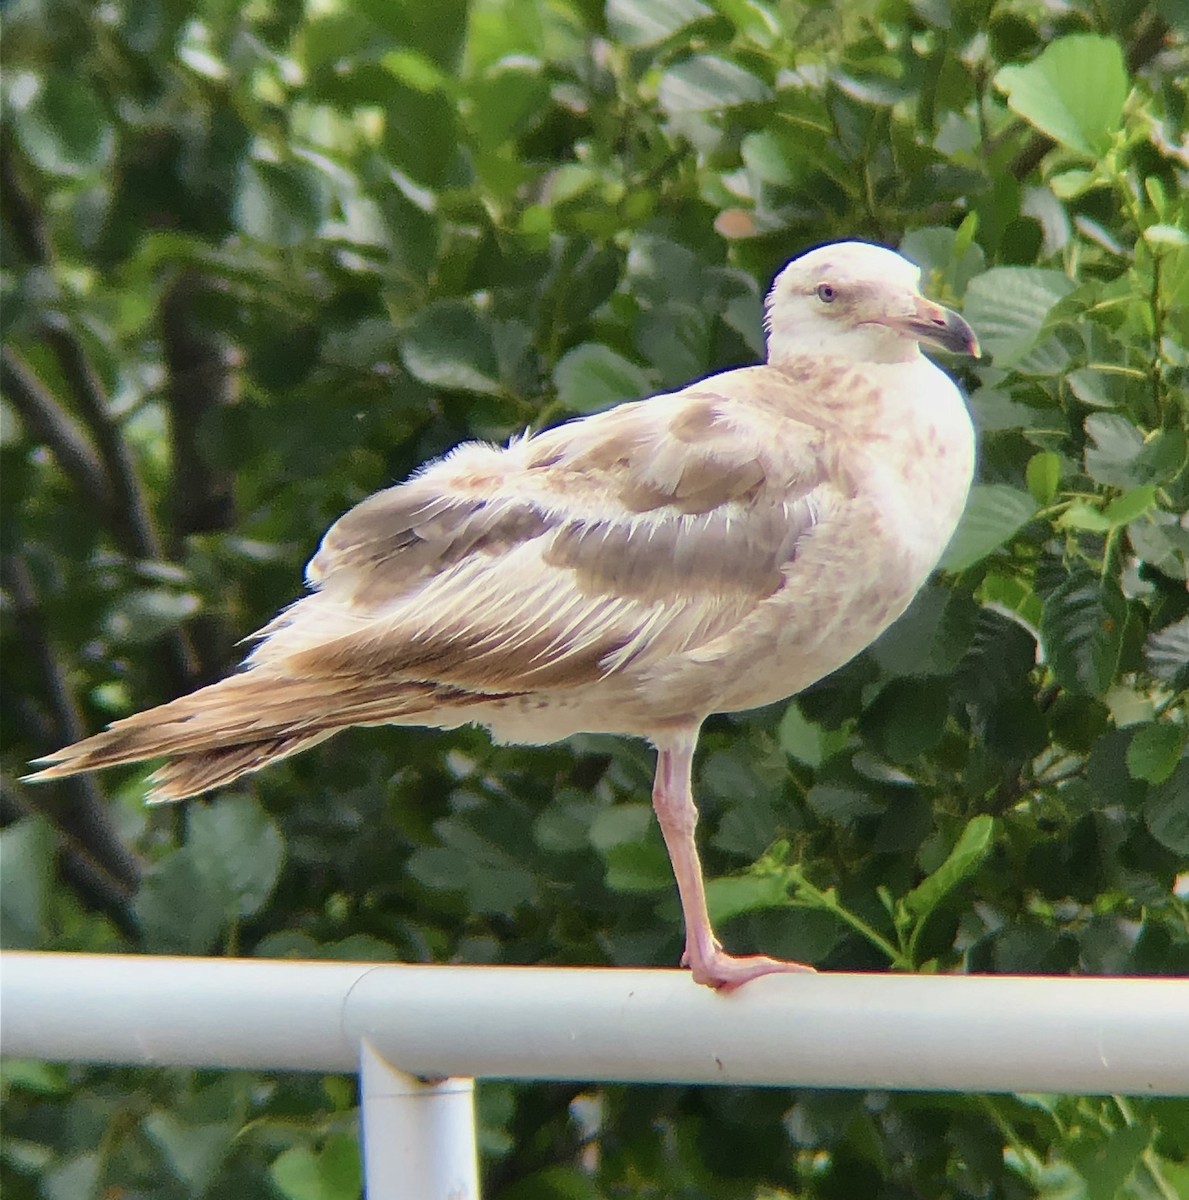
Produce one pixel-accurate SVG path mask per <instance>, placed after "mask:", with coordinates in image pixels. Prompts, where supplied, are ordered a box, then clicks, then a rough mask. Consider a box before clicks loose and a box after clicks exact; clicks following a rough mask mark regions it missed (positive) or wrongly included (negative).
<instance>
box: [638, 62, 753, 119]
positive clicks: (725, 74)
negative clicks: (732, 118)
mask: <svg viewBox="0 0 1189 1200" xmlns="http://www.w3.org/2000/svg"><path fill="white" fill-rule="evenodd" d="M771 97H772V89H771V88H769V87H768V85H767V84H766V83H765V82H764V81H763V80H762V79H759V78H758V77H757V76H755V75H753V74H752V73H751V72H750V71H745V70H744V69H743V68H742V67H740V66H737V65H736V64H735V63H733V62H730V61H728V60H727V59H725V58H719V57H717V56H716V55H713V54H699V55H695V56H694V57H693V58H687V59H686V60H685V61H684V62H680V63H678V64H677V66H675V67H671V68H670V69H669V70H668V71H666V72H665V73H664V75H662V76H661V82H660V87H659V88H658V90H657V99H658V100H659V101H660V105H661V108H663V109H664V110H665V111H666V112H668V113H689V112H718V111H720V110H721V109H725V108H735V107H737V106H738V105H740V104H756V103H760V102H762V101H764V100H769V99H771Z"/></svg>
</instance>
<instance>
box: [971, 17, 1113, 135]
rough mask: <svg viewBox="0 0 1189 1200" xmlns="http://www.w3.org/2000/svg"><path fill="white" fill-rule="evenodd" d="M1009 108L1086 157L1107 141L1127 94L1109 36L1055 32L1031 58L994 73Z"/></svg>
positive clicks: (996, 83)
mask: <svg viewBox="0 0 1189 1200" xmlns="http://www.w3.org/2000/svg"><path fill="white" fill-rule="evenodd" d="M995 85H996V87H998V88H1000V89H1001V90H1002V91H1004V92H1006V93H1007V102H1008V104H1009V105H1010V106H1011V108H1012V110H1013V111H1014V112H1016V113H1018V114H1019V115H1020V116H1021V117H1023V118H1024V120H1026V121H1028V122H1029V123H1030V124H1032V125H1034V126H1036V128H1037V129H1039V130H1041V131H1042V132H1043V133H1047V134H1048V135H1049V137H1051V138H1053V139H1054V140H1055V141H1058V142H1060V143H1061V144H1062V145H1063V146H1066V147H1068V148H1069V149H1070V150H1074V151H1077V152H1078V153H1079V154H1082V155H1084V156H1086V157H1087V158H1097V157H1098V156H1099V155H1101V154H1102V153H1103V151H1105V150H1106V148H1107V147H1108V146H1109V145H1110V144H1111V140H1112V139H1113V138H1114V136H1115V135H1116V133H1117V132H1118V130H1119V127H1120V124H1121V122H1122V117H1123V104H1124V102H1125V101H1126V99H1127V90H1128V86H1129V85H1128V79H1127V65H1126V63H1125V62H1124V60H1123V50H1122V48H1121V47H1120V46H1119V44H1118V42H1116V41H1114V40H1113V39H1112V38H1106V37H1100V36H1098V35H1097V34H1091V33H1075V34H1070V35H1068V36H1067V37H1063V38H1058V39H1057V41H1055V42H1053V43H1052V44H1050V45H1049V46H1047V47H1046V48H1045V49H1044V50H1043V51H1042V52H1041V54H1040V56H1039V57H1038V58H1036V59H1035V60H1034V61H1032V62H1030V63H1028V64H1026V65H1024V66H1007V67H1003V68H1001V69H1000V71H999V72H998V74H996V76H995Z"/></svg>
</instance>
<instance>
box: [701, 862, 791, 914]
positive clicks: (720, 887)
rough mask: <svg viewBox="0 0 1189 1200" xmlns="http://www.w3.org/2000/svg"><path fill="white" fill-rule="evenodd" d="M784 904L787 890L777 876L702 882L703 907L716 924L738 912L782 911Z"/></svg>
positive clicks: (736, 877) (750, 876)
mask: <svg viewBox="0 0 1189 1200" xmlns="http://www.w3.org/2000/svg"><path fill="white" fill-rule="evenodd" d="M788 902H789V897H788V888H787V886H786V884H785V881H784V880H783V879H782V878H781V877H780V876H779V875H775V874H771V875H768V874H765V875H729V876H725V877H723V878H721V879H709V880H707V881H706V905H707V907H708V908H709V909H710V919H711V920H712V921H713V922H714V923H715V924H716V925H717V924H719V923H721V922H723V921H729V920H730V919H731V918H732V917H737V916H739V915H740V914H742V913H746V912H757V911H760V910H762V909H766V908H783V907H784V906H785V905H787V904H788Z"/></svg>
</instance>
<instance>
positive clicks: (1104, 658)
mask: <svg viewBox="0 0 1189 1200" xmlns="http://www.w3.org/2000/svg"><path fill="white" fill-rule="evenodd" d="M1125 619H1126V602H1125V601H1124V599H1123V596H1122V594H1121V593H1120V592H1119V588H1118V584H1117V583H1115V581H1114V580H1113V579H1110V578H1107V579H1102V578H1100V577H1099V576H1098V575H1097V574H1096V573H1095V572H1093V571H1091V570H1089V569H1087V568H1081V569H1078V570H1076V571H1074V572H1073V574H1071V575H1070V576H1069V577H1068V578H1067V579H1066V580H1065V581H1064V582H1063V583H1062V584H1061V585H1060V586H1059V587H1058V588H1056V590H1055V591H1053V592H1052V593H1050V594H1049V595H1048V596H1047V597H1046V598H1045V602H1044V614H1043V616H1042V618H1041V625H1040V632H1041V641H1042V644H1043V646H1044V650H1045V657H1046V658H1047V660H1048V663H1049V665H1050V666H1051V667H1052V669H1053V674H1054V675H1056V676H1057V680H1058V682H1059V683H1060V684H1061V685H1062V686H1063V687H1065V688H1068V689H1069V690H1070V691H1071V692H1077V693H1079V694H1081V695H1087V696H1101V695H1103V694H1104V693H1105V692H1106V690H1107V688H1109V687H1110V685H1111V683H1112V682H1113V681H1114V678H1115V670H1116V667H1117V666H1118V662H1119V654H1120V652H1121V649H1122V643H1123V626H1124V622H1125Z"/></svg>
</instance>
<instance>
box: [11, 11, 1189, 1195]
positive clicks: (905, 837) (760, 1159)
mask: <svg viewBox="0 0 1189 1200" xmlns="http://www.w3.org/2000/svg"><path fill="white" fill-rule="evenodd" d="M1184 7H1185V6H1184V5H1183V4H1178V3H1175V2H1173V0H1166V2H1163V3H1157V4H1155V5H1143V4H1140V3H1120V4H1102V3H1091V2H1090V0H1072V3H1069V4H1063V5H1052V4H1046V3H1041V2H1040V0H1017V2H1014V3H1000V2H997V0H996V2H992V0H914V2H913V3H905V2H904V0H870V2H859V0H848V2H846V3H842V4H837V5H827V4H820V3H811V2H808V0H806V2H801V0H785V2H781V3H777V2H775V0H719V2H715V3H711V2H710V0H607V3H606V4H601V3H597V2H595V0H549V2H548V3H545V2H543V0H470V3H466V2H465V0H450V3H440V2H439V3H430V2H429V0H400V2H396V0H358V2H356V3H351V2H350V0H344V2H343V3H339V4H335V3H320V4H316V5H302V4H298V3H294V2H290V0H260V2H258V3H253V4H250V5H247V6H242V5H228V4H224V3H215V2H213V0H200V2H199V3H196V4H191V5H179V4H175V3H166V2H165V0H137V2H136V3H133V2H131V0H127V2H122V0H116V2H115V3H108V4H103V5H87V4H78V3H67V2H65V0H15V2H14V3H11V4H9V5H8V6H6V8H5V14H4V19H5V29H4V59H5V61H4V70H3V75H2V76H0V95H2V100H3V118H4V125H3V131H2V133H0V156H2V162H0V166H2V168H3V178H2V183H3V224H2V239H3V240H2V242H0V253H2V256H3V263H4V271H3V274H2V276H0V287H2V289H3V290H2V292H0V301H2V303H0V322H2V331H3V339H4V351H3V363H2V367H3V372H2V376H0V383H2V385H3V397H4V400H3V406H2V407H0V499H2V502H3V505H4V522H3V527H2V529H0V549H2V551H3V567H4V575H3V588H4V592H3V598H4V618H5V624H4V632H3V646H2V648H0V649H2V652H3V655H4V676H5V679H4V682H5V687H4V695H3V702H4V706H5V709H4V723H3V744H2V753H3V765H4V795H3V814H2V815H3V821H4V825H5V827H4V829H3V831H2V832H0V854H2V865H3V873H4V888H3V896H2V899H3V912H2V916H3V936H4V939H5V943H6V944H7V945H9V946H19V947H40V948H47V949H56V950H108V951H115V950H130V949H135V950H140V951H146V952H161V953H166V952H168V953H176V952H181V953H201V954H207V953H214V954H248V955H253V954H255V955H271V956H285V955H293V956H303V957H339V958H358V959H376V960H384V959H388V958H399V959H405V960H412V961H464V962H473V963H542V964H546V963H557V964H562V963H565V964H593V963H619V964H654V965H660V966H668V965H673V964H675V962H676V959H677V955H678V953H679V944H680V937H679V927H678V920H677V905H676V899H675V896H674V891H673V887H672V885H671V882H670V879H669V870H668V866H667V863H666V860H665V856H664V850H663V847H662V845H661V841H660V837H659V834H658V833H657V831H656V828H655V825H654V823H653V822H652V820H651V817H650V813H649V809H648V806H647V798H648V786H649V780H650V775H651V755H650V753H649V752H648V750H647V748H646V747H643V746H641V745H635V744H630V743H626V742H618V741H615V740H613V739H605V738H593V737H590V738H578V739H575V740H574V742H573V743H572V744H569V745H566V746H560V747H549V748H543V749H535V750H524V749H519V748H509V747H493V746H492V745H491V744H490V743H489V741H488V740H487V739H486V738H485V737H484V736H483V735H481V734H479V733H477V732H475V731H473V730H462V731H459V732H457V733H455V734H440V735H436V734H430V733H425V732H423V731H419V730H407V729H406V730H386V731H377V730H371V731H358V732H353V733H351V734H348V735H345V736H343V737H340V738H338V739H335V740H334V741H332V742H330V743H327V744H325V745H324V746H322V747H320V748H319V749H317V750H315V751H313V752H311V753H309V754H307V755H304V756H301V757H299V758H297V759H294V760H291V761H288V762H285V763H282V764H279V765H278V766H277V767H275V768H274V769H272V770H270V771H268V772H267V773H265V774H263V775H261V776H258V777H252V778H249V779H248V780H246V781H245V782H244V784H243V785H242V786H240V787H237V788H236V789H234V790H233V791H232V792H231V793H229V794H228V795H226V796H222V797H219V798H217V799H214V800H212V801H200V802H196V803H194V804H192V805H190V806H188V807H186V808H184V809H181V810H178V811H166V810H160V809H155V810H151V811H149V810H145V809H144V807H143V805H142V803H141V798H142V796H143V794H144V774H145V772H144V771H140V770H133V771H125V772H124V773H122V774H121V773H119V772H116V773H114V774H111V775H108V776H105V777H104V778H102V779H101V780H98V781H89V780H82V781H72V782H70V783H68V784H65V785H62V786H60V787H56V788H52V789H42V790H37V791H34V790H32V789H29V788H27V787H25V786H23V785H21V784H18V783H16V782H14V780H15V779H16V778H17V777H18V776H19V775H20V774H21V773H22V771H23V764H24V763H25V762H26V761H27V760H28V759H30V758H32V757H34V756H36V755H38V754H41V753H44V752H46V751H49V750H52V749H54V748H55V747H57V746H60V745H61V744H63V743H65V742H67V741H69V740H72V739H73V738H75V737H76V736H78V735H80V734H81V733H83V732H85V731H87V730H93V729H96V728H98V727H100V726H101V725H103V724H104V723H105V722H106V721H108V720H111V719H112V718H115V717H119V716H121V715H124V714H126V713H129V712H131V711H133V710H134V709H139V708H142V707H147V706H149V705H150V704H153V703H156V702H159V701H162V700H165V699H167V698H169V697H171V696H173V695H176V694H178V693H179V692H181V691H183V690H186V689H189V688H191V687H193V686H195V685H196V684H198V683H200V682H203V681H205V680H208V679H210V678H213V677H215V676H217V675H219V674H220V673H222V672H224V671H226V670H228V669H229V668H230V667H231V666H232V665H233V664H234V663H235V661H236V659H237V656H238V651H237V649H236V647H235V645H234V643H235V641H236V640H237V639H238V638H240V637H242V636H243V635H244V634H246V633H248V632H249V631H251V630H252V629H255V628H257V627H259V626H260V625H261V624H262V623H263V622H264V621H266V620H267V619H268V618H269V617H270V616H272V614H273V613H274V612H275V611H276V610H277V609H278V608H279V607H281V606H282V605H284V604H286V603H288V602H289V601H290V600H291V599H292V598H293V597H294V595H295V594H296V593H297V590H298V587H299V580H300V569H301V565H302V563H303V561H304V560H305V559H306V558H307V557H308V556H309V555H310V553H311V552H312V551H313V549H314V547H315V545H316V542H317V539H318V537H319V535H320V533H321V531H322V530H323V529H324V528H325V527H326V525H327V524H328V523H329V522H330V521H331V520H333V519H334V518H335V517H336V516H337V515H338V514H340V513H341V512H342V511H343V510H344V509H345V508H346V507H347V506H349V505H350V504H351V503H353V502H354V501H356V500H358V499H360V498H361V497H363V496H364V495H366V494H367V493H368V492H370V491H372V490H374V489H376V488H379V487H383V486H385V485H386V484H388V483H390V482H391V481H393V480H394V479H399V478H401V477H403V476H404V475H405V474H407V473H408V472H409V471H411V470H412V469H413V468H415V467H416V466H417V465H418V464H419V463H420V462H422V461H424V460H425V459H426V458H427V457H430V456H433V455H435V454H438V453H441V452H442V451H444V450H446V449H448V448H449V447H451V446H453V445H454V444H456V443H457V442H458V441H460V440H462V439H465V438H468V437H482V438H490V439H504V438H507V437H509V436H511V435H513V434H515V433H517V432H518V431H519V430H521V429H523V428H524V427H525V426H540V425H543V424H547V423H550V422H554V421H557V420H559V419H563V418H565V417H567V416H569V415H572V414H578V413H585V412H592V411H595V410H598V409H600V408H604V407H606V406H608V405H610V404H613V403H615V402H617V401H619V400H620V399H623V398H625V397H631V396H636V395H639V394H641V393H647V392H649V391H655V390H659V389H663V388H666V387H670V386H675V385H678V384H681V383H683V382H685V381H686V380H688V379H689V378H691V377H693V376H697V375H699V374H701V373H705V372H708V371H711V370H716V369H719V368H723V367H727V366H733V365H738V364H741V363H746V362H749V361H754V360H755V358H756V357H757V355H759V354H760V353H761V352H762V337H761V319H760V316H761V314H760V300H761V297H762V294H763V290H764V288H765V287H766V285H767V282H768V279H769V278H770V275H771V273H772V271H773V270H774V269H775V268H776V267H777V266H778V265H780V264H781V263H782V262H783V261H784V260H785V259H787V258H788V257H790V256H791V255H792V254H793V253H795V252H796V251H798V250H800V249H802V248H803V247H805V246H807V245H809V244H812V243H815V242H820V241H824V240H827V239H831V238H838V237H862V238H869V239H873V240H881V241H884V242H887V243H890V244H893V245H898V246H901V247H902V248H903V249H904V251H905V252H906V253H908V254H909V255H910V256H912V257H913V258H914V259H915V260H916V261H918V262H919V263H920V264H921V265H922V267H923V268H924V272H925V281H926V286H927V288H928V290H929V291H930V292H931V294H933V295H934V296H936V297H937V298H938V299H939V300H941V301H943V302H945V303H949V304H954V305H957V306H960V307H962V308H963V309H964V311H965V314H966V316H967V317H968V318H969V319H970V321H971V322H972V323H973V324H974V326H975V327H976V329H977V330H978V332H979V335H980V337H981V338H982V341H983V346H984V349H985V351H986V352H987V354H988V357H987V358H984V359H983V360H982V361H980V362H978V363H976V364H973V365H970V366H963V367H962V371H963V375H962V382H963V383H964V385H965V387H966V389H967V390H968V392H969V393H970V397H971V408H972V411H973V413H974V416H975V419H976V422H977V424H978V427H979V430H980V435H981V449H980V476H979V479H978V482H977V486H976V489H975V492H974V494H973V497H972V501H971V505H970V508H969V511H968V513H967V515H966V518H965V519H964V521H963V523H962V526H961V528H960V530H959V532H958V535H957V536H956V537H955V540H954V543H953V545H952V546H951V547H950V549H949V551H948V552H947V555H946V558H945V560H944V562H943V571H942V573H941V574H940V575H939V577H938V578H937V579H936V580H935V581H934V582H933V583H932V584H931V585H930V586H929V587H927V588H926V589H925V590H924V591H923V592H922V594H921V595H920V597H918V599H917V601H916V602H915V604H914V605H913V607H912V608H911V609H910V611H909V612H908V613H907V614H906V615H905V617H904V618H903V619H902V620H901V621H900V622H899V623H898V624H897V625H896V626H895V627H894V628H893V629H892V630H890V631H889V632H888V633H887V634H886V635H885V636H884V637H882V638H881V639H880V640H879V642H878V643H877V644H876V645H875V646H874V647H872V648H871V649H870V650H869V651H867V652H866V653H865V654H863V655H861V656H860V657H859V658H858V659H857V660H856V661H855V662H853V663H851V664H849V665H848V666H846V667H845V668H843V669H842V670H841V671H839V672H837V673H836V674H835V675H833V676H832V677H830V678H828V679H826V680H823V681H822V682H821V683H819V684H818V685H817V686H815V687H814V688H812V689H810V691H809V692H808V693H806V694H805V695H803V696H801V697H799V698H797V699H796V700H794V701H791V702H790V703H788V704H787V705H778V706H775V707H774V708H772V709H769V710H765V711H763V712H758V713H747V714H739V715H734V716H727V717H719V718H715V719H714V720H712V721H711V722H710V723H709V724H708V726H707V729H706V733H705V736H704V741H703V746H702V751H701V755H700V757H699V760H698V763H697V778H696V788H697V793H698V795H699V797H700V799H701V805H702V810H703V824H702V830H701V836H702V842H703V845H704V847H705V858H706V863H707V869H708V875H709V876H710V879H711V882H710V885H709V894H710V901H711V906H712V908H713V910H714V912H715V915H716V917H717V919H718V920H719V921H720V923H721V924H722V932H723V935H724V938H725V939H726V940H727V941H728V942H729V944H730V946H731V947H732V949H735V950H738V951H746V950H748V949H752V948H763V949H765V950H767V951H770V952H773V953H781V954H785V955H791V956H795V957H806V958H810V959H812V960H813V961H815V962H817V963H819V964H820V965H822V966H823V967H828V968H846V969H870V970H888V969H896V970H915V971H924V972H943V971H963V970H969V971H1011V972H1028V973H1038V972H1040V973H1044V972H1055V973H1066V972H1092V973H1093V972H1105V973H1112V974H1119V973H1123V974H1126V973H1145V974H1165V975H1171V974H1184V973H1186V972H1189V909H1187V907H1186V899H1187V893H1186V887H1187V882H1186V881H1187V878H1189V758H1187V756H1186V743H1187V716H1186V706H1185V689H1186V688H1187V687H1189V595H1187V592H1186V577H1187V575H1189V532H1187V530H1186V527H1185V511H1186V508H1187V507H1189V504H1187V501H1189V473H1187V471H1186V460H1187V456H1189V452H1187V439H1186V424H1187V419H1186V418H1187V412H1189V405H1187V401H1186V396H1187V394H1189V321H1187V320H1186V314H1187V313H1189V235H1187V234H1186V227H1187V224H1189V202H1187V201H1186V196H1187V195H1189V181H1187V173H1186V165H1185V160H1184V153H1183V146H1184V139H1185V133H1186V127H1187V121H1186V99H1185V95H1184V91H1183V87H1181V86H1180V84H1181V83H1183V79H1184V77H1185V75H1186V73H1187V71H1189V62H1187V54H1186V41H1185V38H1186V32H1187V30H1186V17H1185V12H1184V11H1183V10H1184ZM691 986H692V985H691ZM84 1018H85V1013H82V1012H80V1019H84ZM3 1100H4V1106H5V1111H4V1119H5V1142H4V1148H3V1159H2V1165H0V1170H2V1173H3V1189H4V1194H5V1196H6V1198H8V1197H12V1198H13V1200H25V1198H32V1197H42V1198H44V1200H67V1198H70V1200H74V1198H79V1197H85V1196H95V1197H98V1196H115V1195H117V1194H119V1195H138V1196H146V1197H147V1196H153V1197H162V1198H165V1200H173V1198H175V1197H177V1198H180V1197H187V1196H194V1197H197V1196H209V1197H213V1196H235V1197H255V1196H259V1197H262V1198H263V1197H277V1196H284V1197H288V1198H290V1200H306V1198H309V1200H318V1198H321V1197H328V1198H329V1197H335V1198H338V1197H349V1196H352V1195H356V1194H357V1193H358V1190H359V1186H360V1185H359V1166H358V1160H357V1157H356V1150H355V1135H356V1112H355V1108H354V1105H355V1097H354V1091H353V1087H352V1083H351V1081H350V1080H347V1079H344V1078H339V1077H328V1078H325V1079H319V1078H308V1077H296V1076H294V1077H282V1078H266V1077H262V1076H253V1075H248V1074H241V1073H223V1074H219V1073H206V1072H183V1071H154V1072H145V1071H134V1070H131V1069H99V1068H86V1069H82V1068H65V1067H57V1066H47V1065H43V1064H34V1063H15V1062H14V1063H6V1064H5V1067H4V1075H3ZM480 1112H481V1118H482V1151H483V1155H484V1164H485V1171H486V1175H487V1180H488V1192H487V1194H488V1195H489V1196H491V1197H492V1198H493V1200H494V1198H496V1197H503V1198H506V1200H550V1198H560V1197H580V1198H583V1200H585V1198H588V1197H589V1198H591V1200H593V1198H595V1197H603V1196H607V1197H610V1196H632V1197H650V1196H655V1197H666V1198H669V1197H691V1198H692V1197H702V1196H713V1197H739V1198H740V1200H743V1198H748V1200H761V1198H763V1200H777V1198H780V1197H792V1196H803V1197H813V1198H815V1200H835V1198H837V1200H842V1198H844V1197H845V1198H846V1200H856V1198H859V1197H877V1198H879V1200H900V1198H907V1197H936V1198H939V1200H940V1198H942V1197H944V1198H947V1200H948V1198H950V1197H960V1198H965V1197H969V1198H971V1200H975V1198H977V1200H983V1198H988V1197H996V1198H999V1197H1003V1198H1005V1200H1016V1198H1020V1200H1024V1198H1025V1197H1034V1196H1039V1197H1046V1198H1049V1200H1057V1198H1058V1197H1061V1198H1070V1200H1073V1198H1077V1200H1112V1198H1114V1197H1132V1198H1136V1200H1148V1198H1149V1197H1160V1198H1162V1200H1170V1198H1171V1197H1174V1196H1183V1195H1189V1105H1187V1104H1186V1103H1184V1102H1178V1101H1159V1102H1153V1101H1147V1100H1139V1099H1135V1100H1132V1099H1126V1098H1117V1099H1109V1100H1108V1099H1103V1098H1078V1097H1049V1096H1044V1097H1041V1096H1021V1097H977V1096H969V1097H963V1096H912V1095H889V1094H882V1093H870V1094H851V1093H834V1092H811V1091H803V1090H802V1091H780V1090H770V1091H763V1090H754V1089H753V1090H745V1089H711V1088H706V1089H691V1088H676V1087H674V1088H667V1087H664V1088H662V1087H658V1088H617V1087H609V1088H598V1089H593V1088H592V1089H585V1090H584V1089H583V1088H582V1087H581V1086H577V1085H573V1086H544V1085H542V1086H512V1085H506V1084H484V1085H483V1086H482V1087H481V1089H480Z"/></svg>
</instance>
